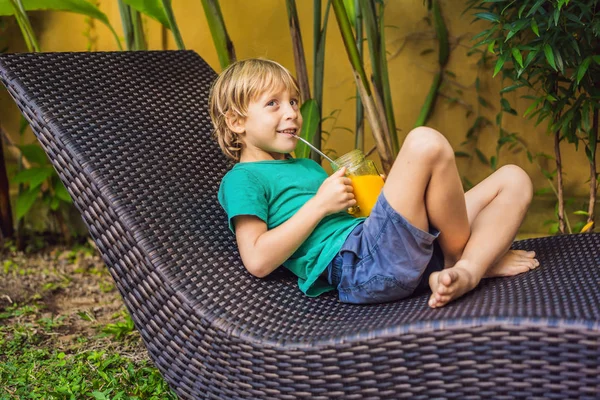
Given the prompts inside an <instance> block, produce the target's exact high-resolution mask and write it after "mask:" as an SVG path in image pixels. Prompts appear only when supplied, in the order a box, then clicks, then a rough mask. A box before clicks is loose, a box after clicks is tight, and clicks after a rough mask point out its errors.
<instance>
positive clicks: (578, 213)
mask: <svg viewBox="0 0 600 400" xmlns="http://www.w3.org/2000/svg"><path fill="white" fill-rule="evenodd" d="M573 214H575V215H583V216H585V217H587V216H588V215H589V214H588V212H587V211H583V210H577V211H573Z"/></svg>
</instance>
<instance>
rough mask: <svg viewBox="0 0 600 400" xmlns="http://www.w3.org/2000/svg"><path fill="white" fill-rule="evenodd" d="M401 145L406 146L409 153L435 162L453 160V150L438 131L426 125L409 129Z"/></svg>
mask: <svg viewBox="0 0 600 400" xmlns="http://www.w3.org/2000/svg"><path fill="white" fill-rule="evenodd" d="M402 147H407V150H408V151H409V152H410V154H411V155H414V156H418V157H419V159H425V160H432V161H435V162H449V161H454V150H453V149H452V146H451V145H450V143H449V142H448V139H446V137H444V135H442V134H441V133H440V132H438V131H436V130H435V129H432V128H428V127H426V126H419V127H417V128H414V129H413V130H411V131H410V132H409V133H408V135H407V136H406V139H405V140H404V144H403V145H402Z"/></svg>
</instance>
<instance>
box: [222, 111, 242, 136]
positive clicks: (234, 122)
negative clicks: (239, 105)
mask: <svg viewBox="0 0 600 400" xmlns="http://www.w3.org/2000/svg"><path fill="white" fill-rule="evenodd" d="M225 122H226V123H227V127H228V128H229V129H230V130H231V131H233V132H235V133H237V134H238V135H241V134H242V133H244V132H245V131H246V126H245V125H246V124H245V122H246V121H245V120H244V118H243V117H241V116H239V115H234V114H227V116H226V117H225Z"/></svg>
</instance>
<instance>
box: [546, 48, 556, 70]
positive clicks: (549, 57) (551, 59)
mask: <svg viewBox="0 0 600 400" xmlns="http://www.w3.org/2000/svg"><path fill="white" fill-rule="evenodd" d="M544 54H545V55H546V60H548V64H550V66H551V67H552V68H553V69H554V70H555V71H558V69H557V68H556V63H555V62H554V52H553V51H552V47H550V45H549V44H548V43H546V44H545V45H544Z"/></svg>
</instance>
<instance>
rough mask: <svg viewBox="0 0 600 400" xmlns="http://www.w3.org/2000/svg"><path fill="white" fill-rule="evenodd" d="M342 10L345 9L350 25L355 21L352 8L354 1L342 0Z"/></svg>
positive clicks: (353, 8) (354, 12)
mask: <svg viewBox="0 0 600 400" xmlns="http://www.w3.org/2000/svg"><path fill="white" fill-rule="evenodd" d="M344 8H345V9H346V15H348V19H349V20H350V23H351V24H354V23H355V21H356V8H355V7H354V0H344Z"/></svg>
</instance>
